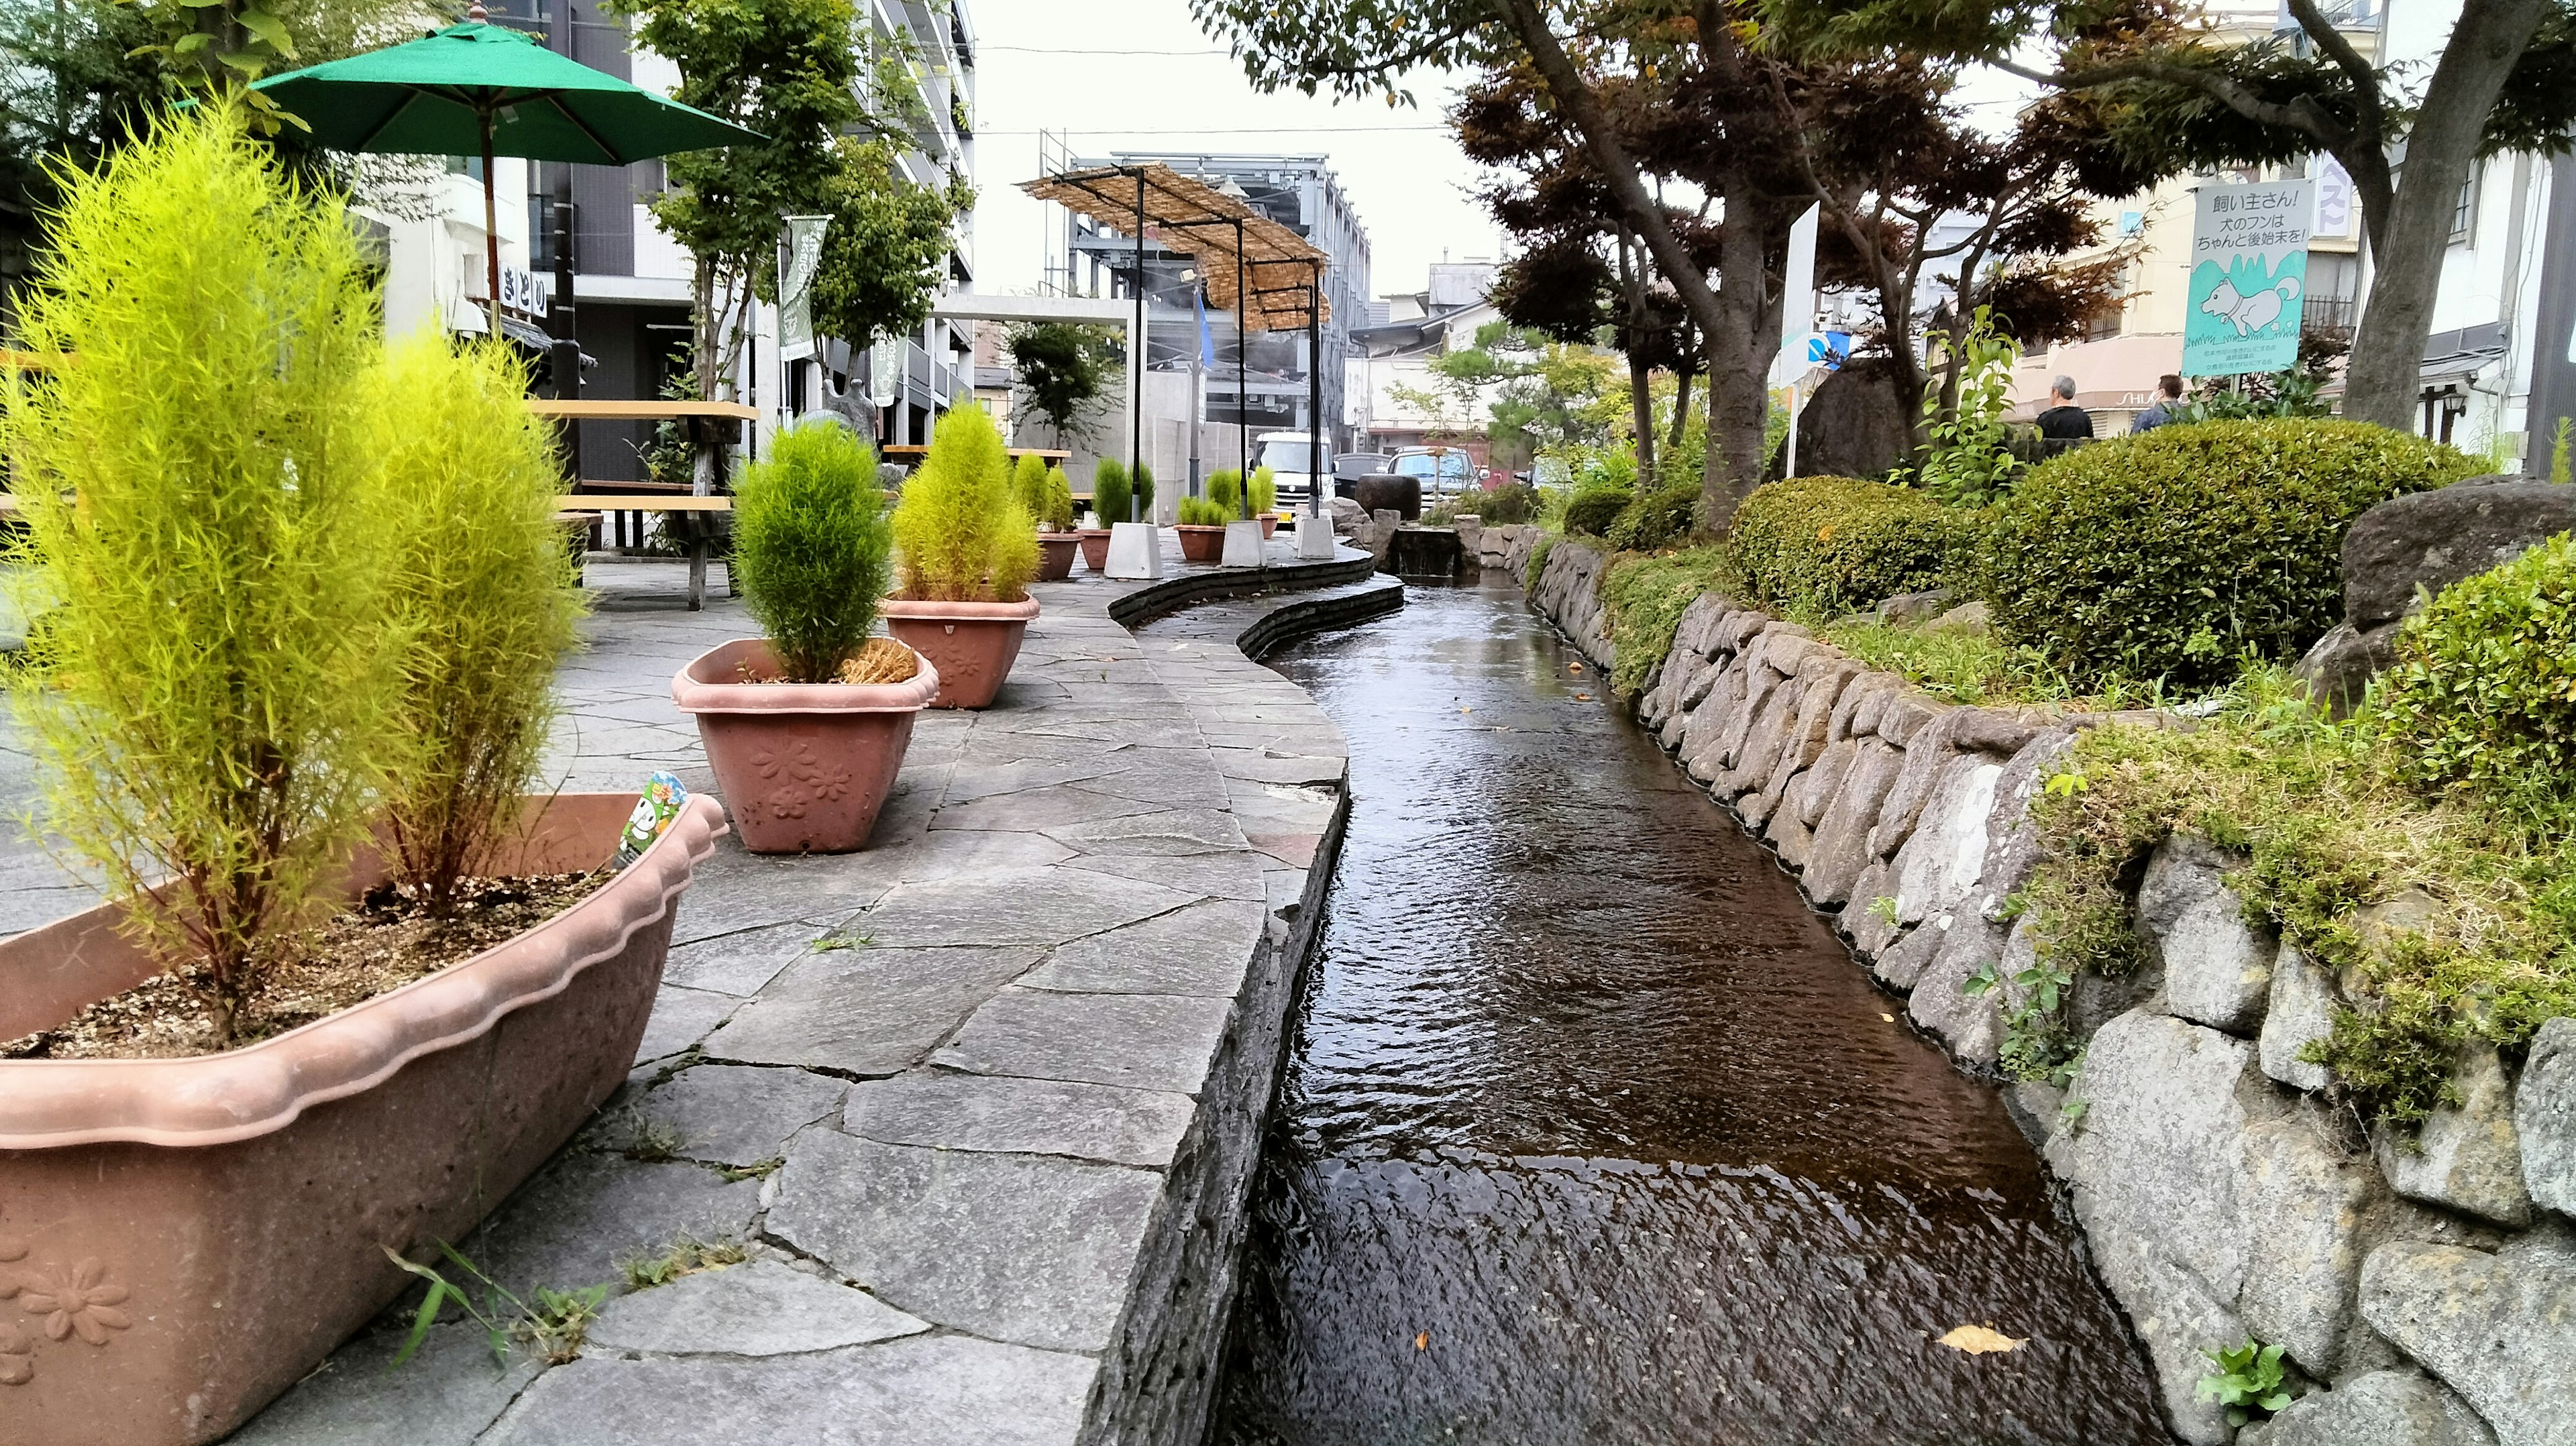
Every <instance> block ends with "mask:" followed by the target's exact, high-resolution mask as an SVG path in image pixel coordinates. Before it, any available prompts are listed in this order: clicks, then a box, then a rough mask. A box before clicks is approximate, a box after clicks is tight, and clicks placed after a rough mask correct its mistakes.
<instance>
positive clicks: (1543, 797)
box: [1215, 588, 2167, 1446]
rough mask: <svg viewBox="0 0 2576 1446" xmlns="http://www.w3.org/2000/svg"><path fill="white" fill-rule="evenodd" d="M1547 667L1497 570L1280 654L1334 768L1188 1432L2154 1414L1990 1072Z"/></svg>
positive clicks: (1947, 1436) (2009, 1427)
mask: <svg viewBox="0 0 2576 1446" xmlns="http://www.w3.org/2000/svg"><path fill="white" fill-rule="evenodd" d="M1577 663H1578V660H1577V658H1576V655H1575V654H1574V653H1573V652H1572V651H1571V650H1570V649H1565V648H1563V647H1562V646H1561V645H1560V644H1559V643H1558V642H1557V640H1556V639H1555V638H1554V636H1553V635H1552V634H1550V633H1549V632H1547V631H1546V629H1545V628H1544V627H1543V626H1541V625H1540V624H1538V623H1537V621H1536V620H1535V619H1534V618H1532V617H1531V616H1530V615H1529V614H1528V612H1527V610H1526V609H1525V608H1523V607H1522V605H1521V604H1520V601H1519V599H1518V596H1517V593H1516V592H1515V591H1513V590H1509V589H1506V588H1486V589H1477V588H1460V589H1441V588H1417V589H1416V590H1415V591H1414V593H1413V594H1412V596H1411V597H1410V598H1409V600H1408V603H1407V606H1406V608H1405V611H1404V612H1403V613H1402V614H1400V615H1398V616H1396V617H1393V618H1388V619H1385V620H1382V621H1379V622H1376V623H1372V624H1370V625H1368V626H1367V627H1365V628H1363V629H1360V630H1358V631H1355V632H1351V633H1345V634H1339V635H1334V636H1331V637H1327V638H1324V639H1320V640H1317V641H1315V642H1312V643H1309V644H1306V645H1304V646H1302V647H1300V648H1298V649H1296V650H1294V651H1293V652H1291V653H1290V654H1288V655H1286V656H1285V657H1284V658H1282V659H1281V660H1280V661H1279V664H1278V666H1279V667H1280V669H1281V671H1283V672H1285V673H1287V674H1288V675H1289V676H1290V677H1292V678H1295V679H1296V680H1297V681H1298V682H1300V683H1301V684H1303V685H1305V686H1306V687H1307V688H1308V689H1309V690H1310V691H1312V692H1313V693H1314V695H1315V696H1316V698H1317V699H1318V700H1319V701H1320V702H1321V703H1322V705H1323V706H1324V707H1325V709H1326V710H1327V711H1328V712H1330V713H1331V714H1332V715H1333V717H1334V719H1335V720H1336V721H1337V722H1339V723H1340V724H1341V726H1342V727H1343V729H1344V730H1345V732H1346V733H1347V734H1348V735H1349V737H1350V740H1351V750H1352V790H1353V794H1354V797H1355V801H1356V802H1355V807H1354V810H1353V814H1352V819H1351V832H1350V836H1349V839H1348V841H1347V842H1346V843H1345V845H1344V848H1343V854H1342V860H1341V864H1340V868H1339V873H1338V874H1337V876H1336V879H1335V883H1334V892H1333V902H1332V912H1331V916H1330V918H1329V920H1328V922H1327V926H1326V932H1325V939H1324V944H1323V950H1322V953H1321V956H1320V957H1319V959H1318V961H1317V964H1316V971H1315V975H1314V978H1313V980H1312V982H1311V985H1310V988H1309V991H1308V995H1307V998H1306V1000H1305V1004H1304V1013H1303V1016H1302V1018H1301V1021H1300V1024H1299V1035H1298V1038H1297V1041H1296V1053H1295V1056H1294V1058H1293V1060H1292V1063H1291V1066H1290V1073H1289V1077H1288V1079H1287V1082H1286V1085H1285V1095H1284V1098H1283V1100H1282V1108H1281V1111H1280V1116H1279V1119H1278V1121H1277V1123H1276V1125H1275V1127H1274V1130H1273V1132H1272V1137H1271V1139H1270V1142H1269V1145H1268V1152H1267V1155H1266V1157H1265V1160H1264V1167H1263V1173H1262V1178H1261V1181H1260V1183H1259V1185H1258V1186H1257V1190H1258V1199H1257V1202H1256V1206H1257V1209H1256V1223H1255V1240H1254V1244H1253V1249H1252V1255H1251V1259H1250V1260H1249V1261H1248V1263H1247V1279H1246V1286H1245V1290H1244V1294H1243V1299H1242V1303H1241V1306H1240V1308H1239V1310H1238V1313H1237V1318H1236V1321H1235V1327H1234V1334H1233V1338H1232V1341H1231V1344H1230V1350H1229V1365H1228V1370H1227V1377H1226V1381H1225V1383H1224V1386H1223V1390H1222V1398H1221V1402H1220V1407H1219V1414H1220V1418H1221V1419H1220V1422H1219V1425H1218V1428H1217V1431H1216V1434H1215V1439H1216V1440H1218V1441H1221V1442H1227V1443H1234V1446H1269V1443H1281V1446H1287V1443H1298V1446H1304V1443H1315V1446H1323V1443H1333V1446H1358V1443H1369V1446H1374V1443H1381V1442H1384V1443H1395V1442H1416V1441H1448V1440H1460V1441H1484V1442H1513V1443H1541V1442H1622V1443H1625V1442H1636V1443H1663V1442H1729V1443H1735V1442H1742V1443H1756V1442H1758V1443H1765V1446H1768V1443H1785V1442H1819V1443H1824V1442H1864V1441H1865V1442H1925V1443H1936V1442H1937V1443H1954V1442H1979V1443H1984V1442H2079V1441H2080V1442H2086V1443H2112V1442H2131V1441H2135V1442H2153V1441H2163V1440H2165V1439H2167V1438H2166V1437H2165V1435H2164V1433H2163V1431H2162V1430H2161V1429H2160V1428H2159V1427H2158V1425H2157V1424H2156V1421H2155V1417H2154V1413H2153V1410H2152V1407H2151V1406H2150V1405H2149V1402H2148V1386H2147V1382H2146V1379H2145V1376H2144V1374H2143V1371H2142V1369H2141V1367H2140V1365H2139V1362H2138V1360H2137V1357H2136V1353H2135V1350H2134V1348H2133V1346H2132V1345H2131V1343H2130V1341H2129V1339H2128V1338H2127V1336H2126V1334H2125V1333H2124V1331H2123V1330H2122V1328H2121V1326H2120V1323H2119V1321H2118V1319H2117V1317H2116V1315H2115V1314H2114V1313H2113V1312H2112V1310H2111V1308H2110V1307H2109V1305H2108V1304H2107V1303H2106V1302H2105V1300H2104V1299H2103V1298H2102V1296H2101V1294H2100V1292H2099V1291H2098V1290H2097V1289H2096V1288H2095V1287H2094V1285H2093V1283H2092V1281H2091V1280H2090V1278H2089V1277H2088V1276H2087V1275H2086V1273H2085V1272H2084V1270H2083V1268H2082V1266H2081V1264H2080V1262H2079V1261H2078V1259H2077V1257H2076V1255H2075V1247H2074V1241H2073V1238H2072V1232H2071V1231H2070V1230H2069V1229H2068V1228H2067V1227H2065V1226H2064V1225H2062V1224H2061V1223H2060V1222H2058V1221H2057V1220H2056V1219H2054V1218H2053V1217H2052V1216H2051V1214H2050V1213H2049V1210H2048V1208H2047V1203H2046V1200H2045V1198H2044V1195H2043V1193H2042V1188H2041V1178H2040V1174H2039V1171H2038V1167H2037V1165H2036V1163H2035V1161H2034V1160H2033V1158H2032V1156H2031V1153H2030V1151H2029V1149H2028V1147H2027V1146H2026V1145H2025V1144H2024V1143H2023V1142H2022V1139H2021V1137H2020V1136H2019V1135H2018V1134H2017V1133H2016V1132H2015V1131H2014V1130H2013V1128H2012V1125H2011V1123H2010V1122H2009V1121H2008V1120H2007V1119H2006V1118H2005V1116H2004V1113H2003V1110H2002V1108H2001V1106H2000V1104H1999V1103H1998V1102H1997V1100H1996V1098H1995V1097H1994V1095H1993V1093H1992V1091H1991V1090H1989V1089H1987V1088H1985V1087H1984V1086H1981V1085H1979V1084H1977V1083H1975V1082H1974V1081H1971V1080H1968V1079H1966V1078H1964V1077H1962V1076H1961V1075H1959V1074H1958V1073H1957V1072H1956V1071H1954V1070H1952V1069H1951V1068H1950V1067H1949V1065H1948V1063H1947V1062H1946V1061H1945V1060H1944V1059H1943V1058H1942V1057H1941V1056H1940V1054H1939V1053H1938V1052H1937V1051H1935V1050H1934V1049H1932V1048H1931V1047H1930V1046H1928V1045H1926V1044H1924V1043H1923V1042H1921V1041H1920V1040H1918V1039H1916V1038H1915V1037H1914V1036H1912V1035H1911V1034H1910V1033H1908V1032H1907V1031H1906V1030H1905V1029H1904V1028H1903V1027H1902V1026H1901V1025H1900V1024H1898V1023H1897V1022H1896V1021H1895V1019H1894V1018H1892V1017H1891V1016H1892V1015H1893V1014H1894V1013H1895V1005H1894V1003H1893V1002H1892V1001H1891V1000H1889V999H1887V998H1886V997H1885V996H1883V995H1880V994H1879V993H1877V992H1876V991H1875V990H1873V989H1872V988H1871V987H1870V986H1869V984H1868V982H1867V981H1866V979H1865V978H1864V977H1863V975H1862V973H1861V971H1860V970H1859V969H1857V968H1856V967H1854V965H1853V964H1852V962H1851V960H1850V959H1849V958H1848V957H1847V956H1846V955H1845V953H1844V951H1843V949H1842V947H1841V946H1840V944H1839V943H1838V942H1837V941H1836V940H1835V939H1834V938H1833V936H1832V934H1831V932H1830V931H1829V930H1828V929H1827V928H1826V927H1825V926H1824V925H1823V924H1822V923H1821V922H1819V921H1818V920H1817V919H1816V918H1814V917H1813V916H1812V915H1811V914H1809V913H1808V912H1807V910H1806V909H1805V907H1804V906H1803V904H1802V903H1801V902H1800V900H1799V898H1798V896H1797V892H1796V890H1795V887H1794V886H1793V885H1792V884H1791V883H1790V882H1789V881H1788V880H1787V879H1786V878H1785V877H1783V876H1782V875H1781V874H1780V873H1779V872H1778V871H1777V870H1776V869H1775V868H1774V867H1773V865H1772V863H1771V861H1770V859H1769V857H1768V855H1766V854H1765V853H1763V852H1762V851H1761V850H1760V849H1759V848H1758V847H1757V846H1756V845H1755V844H1754V843H1752V842H1751V841H1750V840H1749V839H1747V838H1746V837H1745V836H1744V835H1743V833H1742V832H1741V830H1739V829H1738V828H1737V827H1736V825H1735V824H1734V822H1733V821H1732V820H1731V819H1730V818H1729V817H1728V816H1727V815H1726V814H1725V813H1724V812H1723V811H1722V810H1720V809H1718V808H1717V807H1716V806H1715V805H1714V804H1712V803H1710V802H1709V801H1708V799H1707V798H1706V797H1705V796H1704V795H1703V794H1701V793H1699V792H1698V791H1697V790H1696V789H1695V788H1693V787H1692V786H1691V784H1690V782H1689V780H1688V779H1686V778H1684V777H1683V776H1682V775H1681V774H1680V772H1679V771H1678V770H1676V769H1674V768H1673V767H1672V766H1671V765H1670V763H1669V762H1668V761H1666V760H1665V759H1664V758H1663V757H1662V756H1661V755H1660V754H1659V753H1658V752H1657V751H1656V750H1655V748H1654V746H1653V744H1652V742H1651V740H1649V739H1648V738H1646V737H1645V736H1644V735H1643V734H1642V733H1640V732H1639V731H1638V730H1637V729H1636V728H1634V727H1633V726H1631V725H1629V724H1628V723H1626V722H1625V721H1623V720H1622V719H1621V718H1619V717H1618V716H1617V715H1616V713H1615V712H1614V711H1613V710H1612V709H1610V708H1609V707H1607V706H1606V705H1605V704H1603V703H1602V702H1601V701H1600V700H1599V695H1602V694H1605V693H1606V692H1607V687H1606V680H1603V679H1598V678H1596V677H1595V676H1594V675H1593V674H1592V673H1591V672H1590V671H1589V670H1588V669H1579V668H1578V667H1577V666H1576V665H1577ZM1584 694H1591V695H1595V696H1594V697H1593V699H1592V700H1590V701H1586V700H1585V699H1584V698H1583V697H1582V696H1581V695H1584ZM1967 1323H1980V1324H1992V1325H1994V1326H1995V1327H1996V1328H1998V1329H2000V1330H2002V1331H2004V1332H2005V1333H2006V1334H2008V1335H2012V1336H2016V1337H2025V1338H2027V1339H2028V1340H2029V1344H2028V1345H2026V1346H2024V1347H2022V1348H2021V1349H2019V1350H2017V1351H2014V1352H2012V1353H2010V1354H2003V1355H1989V1356H1967V1355H1962V1354H1960V1353H1958V1352H1955V1351H1952V1350H1950V1349H1948V1348H1946V1347H1943V1346H1939V1345H1937V1344H1934V1343H1933V1341H1932V1338H1933V1337H1935V1336H1938V1335H1940V1334H1941V1333H1942V1332H1944V1331H1947V1330H1948V1329H1950V1328H1951V1327H1953V1326H1957V1325H1961V1324H1967Z"/></svg>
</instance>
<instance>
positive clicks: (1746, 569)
mask: <svg viewBox="0 0 2576 1446" xmlns="http://www.w3.org/2000/svg"><path fill="white" fill-rule="evenodd" d="M1978 519H1979V514H1978V513H1975V512H1971V511H1967V510H1965V509H1962V508H1956V507H1950V506H1945V505H1944V504H1942V503H1941V502H1939V501H1937V500H1936V499H1934V498H1933V497H1932V495H1931V494H1929V493H1927V492H1921V491H1917V490H1914V489H1912V488H1906V487H1890V486H1888V485H1887V484H1886V483H1884V482H1869V481H1863V480H1861V479H1859V478H1854V477H1791V478H1789V479H1787V480H1785V481H1780V482H1773V483H1769V484H1767V485H1765V486H1762V487H1757V488H1755V489H1754V490H1753V492H1752V495H1750V496H1748V497H1746V498H1745V499H1744V501H1743V503H1742V504H1741V505H1740V506H1738V507H1737V508H1736V509H1735V519H1734V522H1733V523H1732V524H1731V525H1730V526H1729V528H1728V529H1727V540H1728V543H1729V544H1730V545H1731V546H1732V547H1733V548H1734V549H1735V559H1736V563H1737V565H1738V566H1739V567H1741V568H1742V569H1743V573H1744V584H1745V587H1746V588H1747V589H1748V590H1749V591H1750V592H1751V593H1752V594H1753V600H1754V601H1756V602H1759V603H1762V604H1763V605H1764V606H1766V607H1773V608H1779V609H1781V610H1783V611H1786V612H1792V613H1796V614H1798V615H1800V616H1802V617H1815V618H1827V617H1833V616H1836V615H1838V614H1842V613H1849V612H1856V611H1859V610H1860V609H1863V608H1869V607H1875V606H1877V605H1878V604H1879V603H1880V602H1883V601H1885V600H1886V599H1888V598H1890V597H1893V596H1895V595H1896V594H1898V593H1902V592H1916V591H1919V590H1921V589H1924V588H1928V587H1937V586H1939V585H1941V583H1942V581H1943V579H1944V578H1945V576H1947V574H1948V573H1949V571H1950V570H1951V569H1952V567H1953V565H1954V563H1955V561H1956V559H1957V558H1958V557H1959V555H1960V554H1961V552H1962V551H1963V549H1964V548H1965V547H1966V546H1967V545H1969V544H1970V543H1971V541H1972V540H1973V538H1974V536H1975V533H1976V529H1977V527H1978V526H1979V522H1978Z"/></svg>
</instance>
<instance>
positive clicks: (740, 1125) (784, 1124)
mask: <svg viewBox="0 0 2576 1446" xmlns="http://www.w3.org/2000/svg"><path fill="white" fill-rule="evenodd" d="M849 1088H850V1086H849V1084H848V1082H847V1081H844V1080H837V1079H833V1078H832V1077H831V1076H829V1075H819V1074H808V1073H806V1072H805V1071H803V1070H801V1069H762V1068H756V1067H753V1066H750V1065H738V1064H702V1065H697V1066H695V1067H693V1068H690V1069H684V1070H682V1071H680V1072H679V1073H678V1074H676V1075H674V1076H672V1077H671V1079H670V1080H669V1082H667V1083H665V1084H663V1085H661V1086H660V1087H659V1088H656V1089H654V1090H652V1091H650V1092H648V1093H646V1094H645V1095H643V1096H642V1097H641V1098H638V1099H635V1100H631V1101H629V1102H628V1104H627V1105H626V1106H625V1108H623V1109H622V1110H620V1111H618V1112H617V1114H618V1115H619V1116H622V1117H623V1118H616V1119H603V1120H602V1121H601V1122H600V1125H599V1128H600V1129H601V1130H602V1131H603V1132H604V1133H605V1134H606V1135H607V1136H608V1137H609V1138H610V1139H611V1140H612V1141H614V1140H617V1139H619V1138H620V1137H621V1136H623V1137H624V1138H632V1137H633V1134H634V1132H635V1130H636V1129H637V1128H638V1127H639V1126H640V1125H642V1124H645V1123H647V1122H649V1123H650V1124H653V1125H657V1126H661V1127H664V1128H667V1129H669V1130H670V1131H672V1132H673V1133H675V1134H676V1135H677V1136H678V1137H679V1143H678V1145H677V1147H676V1148H674V1149H673V1150H672V1151H671V1153H672V1154H674V1155H677V1156H679V1157H680V1158H681V1159H684V1160H697V1161H701V1162H705V1163H709V1164H720V1165H736V1166H742V1165H756V1164H758V1163H760V1162H761V1161H763V1160H774V1159H777V1158H778V1157H779V1155H780V1153H781V1152H782V1151H783V1150H784V1149H785V1147H786V1144H787V1139H788V1137H789V1136H790V1135H793V1134H795V1133H796V1132H797V1131H798V1130H801V1129H803V1128H805V1127H806V1126H807V1125H810V1124H812V1123H814V1122H815V1121H816V1120H819V1119H823V1118H825V1117H827V1116H829V1115H831V1114H833V1113H834V1112H835V1111H837V1110H839V1109H840V1108H841V1097H842V1096H843V1095H845V1094H847V1093H848V1092H849Z"/></svg>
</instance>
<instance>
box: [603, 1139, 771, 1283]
mask: <svg viewBox="0 0 2576 1446" xmlns="http://www.w3.org/2000/svg"><path fill="white" fill-rule="evenodd" d="M762 1163H768V1162H766V1161H764V1162H762ZM726 1173H728V1174H732V1173H733V1172H731V1171H728V1172H726ZM771 1173H774V1172H772V1171H761V1172H760V1176H761V1177H763V1178H765V1177H766V1176H767V1175H769V1174H771ZM737 1178H740V1179H751V1178H754V1177H753V1175H752V1174H751V1173H749V1172H744V1173H742V1174H740V1175H739V1176H737ZM750 1258H751V1252H749V1251H747V1250H745V1249H743V1247H742V1244H741V1242H739V1241H733V1240H717V1241H713V1242H709V1241H704V1240H700V1239H699V1238H697V1237H696V1236H694V1235H682V1236H680V1237H678V1238H677V1239H675V1240H673V1241H672V1242H671V1243H670V1244H669V1245H668V1246H666V1247H664V1248H663V1249H661V1250H659V1251H655V1252H652V1253H650V1254H645V1255H636V1256H630V1257H629V1258H627V1259H625V1260H621V1261H619V1262H618V1267H617V1268H618V1270H619V1272H620V1273H621V1274H623V1275H624V1276H625V1277H626V1288H627V1289H628V1290H651V1289H652V1288H653V1287H655V1286H657V1285H669V1284H670V1283H671V1282H672V1281H675V1280H681V1279H685V1278H686V1277H688V1276H692V1275H698V1274H702V1273H704V1272H706V1271H710V1270H722V1269H724V1268H725V1267H727V1266H732V1265H740V1264H742V1263H743V1262H744V1261H746V1260H749V1259H750Z"/></svg>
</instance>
